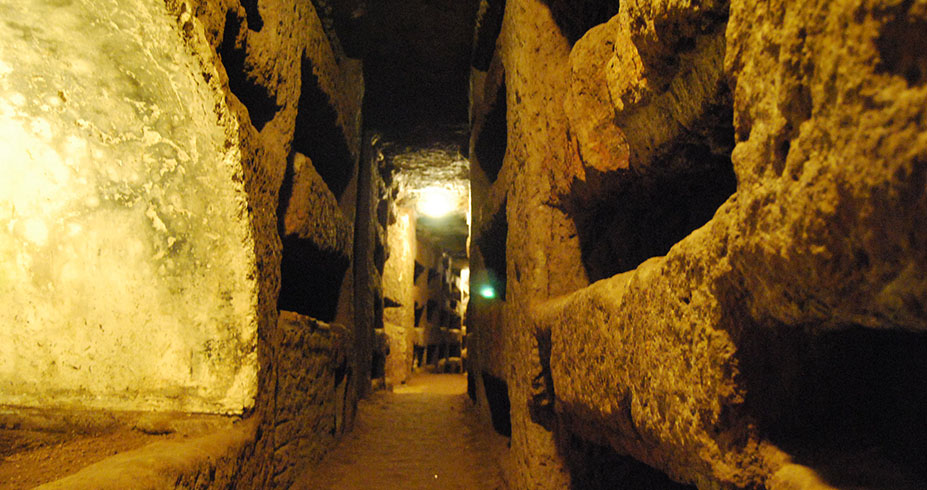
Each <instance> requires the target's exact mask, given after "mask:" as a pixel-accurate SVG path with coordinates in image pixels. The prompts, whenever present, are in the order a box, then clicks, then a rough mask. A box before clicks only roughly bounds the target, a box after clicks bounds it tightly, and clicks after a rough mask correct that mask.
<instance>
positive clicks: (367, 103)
mask: <svg viewBox="0 0 927 490" xmlns="http://www.w3.org/2000/svg"><path fill="white" fill-rule="evenodd" d="M313 2H314V3H315V4H316V8H317V10H319V11H320V13H322V14H323V15H328V16H330V17H331V19H330V20H329V25H331V26H332V27H333V28H334V29H335V30H336V31H337V33H338V37H339V39H340V40H341V44H342V45H343V46H344V50H345V53H346V54H347V55H348V56H351V57H358V58H363V60H364V83H365V95H364V125H365V126H366V128H367V129H368V130H373V131H376V132H377V133H379V134H380V135H381V141H382V142H383V146H382V149H383V154H384V156H385V157H386V158H387V159H388V161H389V163H390V164H391V166H392V167H393V168H394V172H395V174H394V178H393V182H394V185H396V186H397V188H398V193H399V195H400V200H402V199H406V201H408V199H409V198H410V196H414V195H415V192H416V191H417V190H419V189H423V188H425V187H432V186H439V187H445V188H450V189H461V188H463V187H464V186H465V187H466V189H467V193H469V163H468V161H467V159H466V151H467V147H468V140H469V136H468V127H469V124H468V107H469V78H470V60H471V51H472V48H471V45H472V42H473V32H474V24H475V21H476V16H477V10H478V8H479V0H339V1H335V0H313ZM403 196H404V197H403ZM407 204H409V203H408V202H407ZM468 211H469V195H468V196H467V198H466V201H465V202H464V203H463V204H462V207H461V208H460V209H459V210H458V211H457V212H456V213H454V214H453V215H451V216H448V217H447V218H446V219H442V220H431V219H420V220H419V223H418V226H417V229H418V231H419V234H420V236H421V237H423V238H425V239H428V240H430V241H432V242H434V243H435V244H436V245H438V246H440V247H442V248H445V249H446V250H447V251H448V252H450V253H452V254H454V255H458V256H459V255H461V254H463V255H464V256H465V255H466V239H467V234H468V233H469V230H468V227H467V225H466V213H467V212H468Z"/></svg>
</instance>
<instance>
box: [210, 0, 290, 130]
mask: <svg viewBox="0 0 927 490" xmlns="http://www.w3.org/2000/svg"><path fill="white" fill-rule="evenodd" d="M257 19H260V16H257ZM248 20H249V27H250V28H252V29H255V26H252V25H251V23H250V21H251V15H250V14H249V16H248ZM241 21H242V19H241V18H239V17H238V14H237V13H236V11H234V10H229V11H228V13H226V16H225V32H224V33H223V35H222V44H221V45H220V46H219V56H220V57H221V58H222V64H223V65H224V66H225V72H226V73H228V76H229V88H230V89H231V90H232V93H233V94H235V96H236V97H238V100H240V101H241V103H242V104H244V105H245V107H247V108H248V116H249V117H250V118H251V124H253V125H254V127H255V128H257V130H258V131H260V130H262V129H264V126H265V125H266V124H267V123H268V122H269V121H270V120H271V119H273V118H274V116H276V115H277V111H279V110H280V106H278V105H277V98H276V97H275V96H274V95H273V94H271V93H270V92H268V91H267V88H266V87H264V86H263V85H261V84H259V83H257V80H255V79H254V77H253V76H251V75H249V74H248V73H249V70H248V65H247V63H246V62H245V58H246V57H247V51H248V48H247V43H246V37H245V34H244V33H242V32H241ZM255 23H257V21H255ZM260 25H261V26H263V22H261V23H260ZM256 30H259V28H257V29H256Z"/></svg>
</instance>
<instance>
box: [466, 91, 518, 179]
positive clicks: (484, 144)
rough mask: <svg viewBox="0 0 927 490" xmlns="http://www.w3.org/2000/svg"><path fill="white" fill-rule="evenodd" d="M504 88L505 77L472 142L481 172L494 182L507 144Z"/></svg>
mask: <svg viewBox="0 0 927 490" xmlns="http://www.w3.org/2000/svg"><path fill="white" fill-rule="evenodd" d="M505 90H506V88H505V78H503V79H502V83H500V84H499V90H498V92H497V93H496V99H495V101H493V104H492V106H491V107H490V109H489V112H488V113H487V114H486V118H485V119H484V120H483V126H482V127H481V128H480V131H479V133H477V135H476V141H475V142H474V144H473V153H474V154H475V156H476V161H477V162H479V165H480V168H482V169H483V172H486V176H487V177H489V181H490V182H495V181H496V179H497V178H499V171H500V170H502V163H503V161H504V159H505V151H506V148H507V146H508V138H509V136H508V122H507V117H508V116H507V115H506V99H505V97H506V94H505Z"/></svg>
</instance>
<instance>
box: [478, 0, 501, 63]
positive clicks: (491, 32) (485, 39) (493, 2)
mask: <svg viewBox="0 0 927 490" xmlns="http://www.w3.org/2000/svg"><path fill="white" fill-rule="evenodd" d="M487 3H488V6H487V8H486V11H485V12H483V15H482V16H481V17H480V18H479V19H478V20H477V23H478V25H477V27H476V40H475V42H474V43H473V56H472V59H471V64H472V65H473V67H474V68H476V69H477V70H481V71H486V70H489V65H490V64H491V63H492V57H493V54H494V53H495V52H496V39H498V38H499V32H500V31H501V30H502V17H503V15H504V14H505V0H489V1H488V2H487Z"/></svg>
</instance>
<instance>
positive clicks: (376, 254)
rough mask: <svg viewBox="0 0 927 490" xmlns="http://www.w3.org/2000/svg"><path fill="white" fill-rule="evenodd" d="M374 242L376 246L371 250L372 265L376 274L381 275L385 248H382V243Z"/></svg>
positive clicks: (384, 261)
mask: <svg viewBox="0 0 927 490" xmlns="http://www.w3.org/2000/svg"><path fill="white" fill-rule="evenodd" d="M376 242H377V244H376V246H375V247H374V248H373V265H374V266H376V268H377V272H379V273H380V274H381V275H382V274H383V266H384V265H386V247H384V246H383V242H381V241H380V240H377V241H376Z"/></svg>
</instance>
